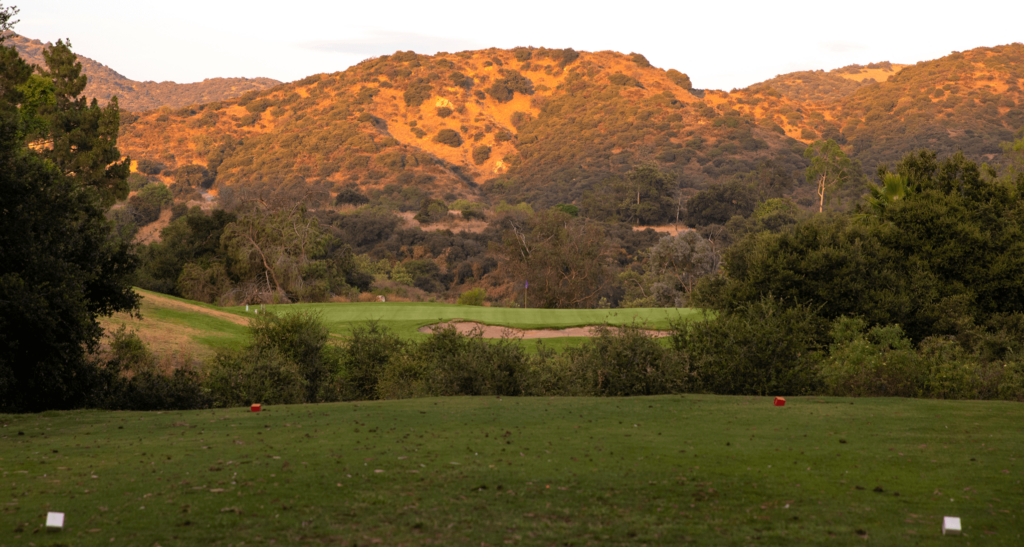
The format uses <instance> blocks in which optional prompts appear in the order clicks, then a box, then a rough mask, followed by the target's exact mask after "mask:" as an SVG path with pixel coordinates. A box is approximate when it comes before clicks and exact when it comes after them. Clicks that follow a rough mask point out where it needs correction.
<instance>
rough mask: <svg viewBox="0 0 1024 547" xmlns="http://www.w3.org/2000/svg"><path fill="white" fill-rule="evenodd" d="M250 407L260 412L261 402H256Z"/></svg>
mask: <svg viewBox="0 0 1024 547" xmlns="http://www.w3.org/2000/svg"><path fill="white" fill-rule="evenodd" d="M249 409H250V410H252V411H253V412H259V411H260V404H259V403H256V404H254V405H252V406H251V407H249Z"/></svg>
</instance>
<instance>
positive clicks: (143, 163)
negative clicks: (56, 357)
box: [135, 159, 167, 175]
mask: <svg viewBox="0 0 1024 547" xmlns="http://www.w3.org/2000/svg"><path fill="white" fill-rule="evenodd" d="M135 168H136V169H137V170H138V171H139V172H140V173H142V174H144V175H159V174H160V172H161V171H163V170H164V169H167V166H166V165H164V164H162V163H160V162H158V161H155V160H148V159H141V160H139V161H138V162H136V164H135Z"/></svg>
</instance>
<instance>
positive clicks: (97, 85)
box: [6, 34, 281, 112]
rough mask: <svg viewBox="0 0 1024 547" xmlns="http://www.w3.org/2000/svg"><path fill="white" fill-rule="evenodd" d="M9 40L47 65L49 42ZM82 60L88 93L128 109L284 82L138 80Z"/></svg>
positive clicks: (175, 104) (27, 58) (231, 93)
mask: <svg viewBox="0 0 1024 547" xmlns="http://www.w3.org/2000/svg"><path fill="white" fill-rule="evenodd" d="M6 43H7V45H13V46H14V48H15V49H17V50H18V54H20V55H21V57H22V58H23V59H25V61H27V62H28V63H30V64H34V65H37V66H45V62H44V60H43V49H44V48H45V47H46V45H47V44H44V43H42V42H40V41H39V40H32V39H30V38H26V37H24V36H19V35H17V34H12V35H10V36H9V37H8V38H7V40H6ZM78 60H79V62H81V63H82V72H83V73H85V75H86V76H88V77H89V84H88V85H87V86H86V88H85V95H86V96H87V97H90V98H91V97H95V98H96V99H97V100H98V101H99V102H100V104H106V103H107V102H108V101H110V98H111V97H113V96H114V95H117V102H118V106H120V108H121V110H122V111H128V112H140V111H144V110H152V109H154V108H160V107H161V106H168V107H171V108H181V107H183V106H187V105H190V104H197V103H208V102H211V101H219V100H222V99H227V98H231V97H237V96H239V95H241V94H243V93H246V92H248V91H252V90H258V89H266V88H268V87H273V86H276V85H279V84H280V83H281V82H279V81H277V80H272V79H270V78H252V79H249V78H209V79H206V80H203V81H202V82H198V83H192V84H176V83H174V82H136V81H134V80H130V79H128V78H126V77H124V76H122V75H121V74H119V73H117V72H116V71H115V70H114V69H112V68H110V67H108V66H106V65H103V64H102V63H99V62H97V61H94V60H92V59H90V58H88V57H84V56H82V55H79V56H78Z"/></svg>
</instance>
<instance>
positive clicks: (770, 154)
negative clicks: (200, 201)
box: [119, 44, 1024, 206]
mask: <svg viewBox="0 0 1024 547" xmlns="http://www.w3.org/2000/svg"><path fill="white" fill-rule="evenodd" d="M1022 58H1024V46H1022V45H1021V44H1012V45H1008V46H999V47H994V48H979V49H975V50H971V51H968V52H964V53H957V54H953V55H949V56H946V57H943V58H941V59H937V60H934V61H927V62H920V63H917V64H916V65H913V66H908V65H894V64H891V63H888V62H884V63H875V64H870V65H867V66H860V65H852V66H850V67H844V68H841V69H837V70H834V71H831V72H800V73H793V74H787V75H782V76H779V77H776V78H774V79H772V80H768V81H766V82H762V83H760V84H756V85H753V86H750V87H748V88H745V89H742V90H734V91H733V92H731V93H726V92H724V91H713V90H700V89H694V88H693V86H692V84H691V82H690V79H689V78H688V77H687V76H686V75H685V74H683V73H681V72H679V71H676V70H667V71H666V70H662V69H660V68H656V67H653V66H651V65H650V63H648V62H647V60H646V59H645V58H644V57H643V56H642V55H639V54H630V55H625V54H621V53H615V52H607V51H606V52H596V53H589V52H576V51H573V50H571V49H566V50H554V49H545V48H516V49H514V50H499V49H489V50H481V51H468V52H460V53H455V54H449V53H440V54H438V55H434V56H426V55H418V54H415V53H413V52H398V53H395V54H393V55H389V56H382V57H378V58H374V59H368V60H366V61H364V62H362V63H360V64H358V65H356V66H354V67H351V68H349V69H348V70H346V71H344V72H338V73H334V74H318V75H313V76H310V77H308V78H306V79H304V80H301V81H298V82H293V83H289V84H283V85H279V86H276V87H273V88H270V89H265V90H262V91H251V92H249V93H247V94H245V95H243V96H241V97H239V98H236V99H230V100H224V101H218V102H212V103H207V104H197V105H191V106H187V107H184V108H178V109H172V108H167V107H165V108H161V109H157V110H152V111H149V112H146V113H142V114H140V115H139V116H138V118H137V119H135V118H134V117H130V118H129V119H128V120H126V121H125V123H124V124H123V125H124V127H123V129H122V133H123V134H122V136H121V139H120V142H119V144H120V146H121V150H122V152H123V153H126V154H130V155H131V156H132V158H133V159H136V160H139V161H140V162H142V163H140V165H143V167H144V171H146V172H147V173H148V174H150V175H153V176H159V177H162V178H163V179H164V180H165V182H168V183H174V182H182V184H181V185H180V186H179V187H178V188H177V189H176V191H175V193H176V195H177V196H178V197H179V198H183V196H192V197H193V198H196V197H198V192H201V191H204V189H209V192H208V193H207V198H212V197H214V196H215V195H220V197H221V201H222V202H224V203H227V204H230V203H232V202H233V200H237V199H242V197H243V195H244V196H248V198H253V199H263V198H265V197H267V196H269V195H271V194H274V193H278V194H279V193H281V192H284V193H289V194H296V195H299V194H302V193H308V192H311V191H319V192H321V193H325V194H326V193H327V192H329V191H332V190H333V191H335V192H336V191H337V190H338V189H339V188H341V187H344V186H346V185H348V186H352V187H358V188H361V189H363V190H367V189H373V188H377V189H379V188H384V187H387V186H388V185H392V186H390V188H409V187H416V188H417V189H419V190H424V191H427V192H429V193H431V194H435V195H438V196H448V197H449V198H450V199H453V198H455V197H469V196H478V195H479V194H481V193H485V194H487V195H489V196H491V197H493V198H495V199H508V200H509V201H514V200H526V201H529V202H531V203H535V204H540V205H542V206H548V205H553V204H555V203H558V202H571V201H577V202H578V200H579V199H580V198H581V196H583V195H585V194H586V193H587V192H588V190H590V189H591V188H593V187H594V186H595V185H596V184H598V183H600V182H602V181H607V180H609V179H614V178H615V177H621V176H622V175H623V174H624V173H626V172H628V171H629V170H631V169H632V168H633V167H634V166H636V165H638V164H641V163H654V164H656V165H658V167H659V168H660V169H662V170H664V171H669V172H673V173H675V174H676V175H677V177H678V179H679V180H680V181H681V183H682V185H683V186H684V187H702V186H704V185H706V184H708V183H713V182H716V181H722V180H725V179H727V178H729V177H732V176H734V175H738V174H745V173H749V172H751V171H753V170H755V169H757V166H758V165H760V164H761V163H762V162H764V161H765V160H768V159H771V160H772V161H773V163H774V164H775V165H776V166H778V167H780V168H782V169H783V170H784V171H786V172H789V173H791V174H792V176H793V177H794V178H801V177H802V169H803V167H804V166H805V165H806V163H805V160H804V159H803V157H802V152H803V149H804V147H805V145H806V144H807V143H810V142H813V141H815V140H818V139H835V140H836V141H837V142H839V143H840V144H841V145H843V147H844V148H845V149H846V150H847V152H848V153H850V154H851V155H852V156H853V157H855V158H857V159H858V160H860V162H861V164H862V166H863V167H864V169H865V171H867V172H869V173H871V172H873V171H874V169H875V167H876V165H877V164H879V163H881V162H893V161H896V160H898V159H899V158H900V157H901V156H902V155H903V154H905V153H907V152H910V151H913V150H915V149H918V148H922V147H927V148H931V149H935V150H937V151H939V152H941V153H951V152H954V151H957V150H963V151H964V152H965V153H967V154H968V155H970V156H972V157H973V158H975V159H977V160H980V161H985V160H988V159H991V158H992V157H993V156H992V154H994V153H996V152H997V151H998V150H999V148H998V146H999V143H1000V142H1003V141H1008V140H1011V138H1012V135H1013V133H1014V131H1016V130H1018V129H1019V128H1020V127H1021V126H1022V125H1024V111H1022V110H1021V101H1022V98H1021V89H1020V87H1019V85H1018V79H1019V78H1021V77H1024V61H1022ZM182 173H185V174H186V175H187V176H182ZM240 192H241V193H240Z"/></svg>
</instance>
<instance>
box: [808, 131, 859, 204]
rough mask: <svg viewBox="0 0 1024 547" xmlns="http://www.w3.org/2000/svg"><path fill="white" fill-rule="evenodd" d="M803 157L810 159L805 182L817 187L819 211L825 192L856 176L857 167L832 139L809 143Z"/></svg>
mask: <svg viewBox="0 0 1024 547" xmlns="http://www.w3.org/2000/svg"><path fill="white" fill-rule="evenodd" d="M804 157H805V158H808V159H810V160H811V166H810V167H808V168H807V182H810V183H812V184H815V185H817V187H818V198H819V203H818V212H819V213H820V212H822V211H824V210H825V193H826V192H830V191H832V190H835V189H838V188H840V187H842V186H843V185H844V184H846V183H847V182H848V181H849V180H850V179H853V178H855V177H857V175H858V174H859V169H858V168H857V166H856V165H855V164H854V162H853V161H852V160H851V159H850V158H848V157H846V154H845V153H843V151H842V149H841V148H839V145H838V144H836V141H834V140H832V139H828V140H824V141H816V142H813V143H811V145H810V146H808V147H807V150H804Z"/></svg>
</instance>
